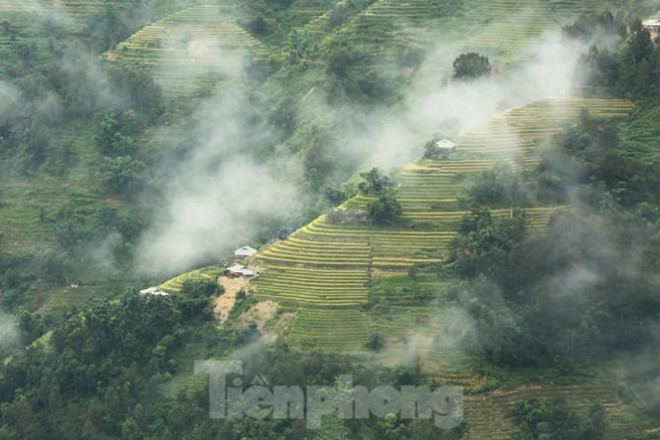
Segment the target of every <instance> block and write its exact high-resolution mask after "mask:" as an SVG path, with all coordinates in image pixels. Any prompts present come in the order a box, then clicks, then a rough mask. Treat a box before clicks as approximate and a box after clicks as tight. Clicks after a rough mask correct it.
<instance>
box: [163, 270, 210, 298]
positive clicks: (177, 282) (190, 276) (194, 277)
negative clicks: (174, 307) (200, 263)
mask: <svg viewBox="0 0 660 440" xmlns="http://www.w3.org/2000/svg"><path fill="white" fill-rule="evenodd" d="M220 272H221V269H220V268H219V267H216V266H211V267H205V268H203V269H198V270H193V271H191V272H186V273H184V274H181V275H179V276H177V277H174V278H172V279H170V280H167V281H165V282H164V283H163V284H161V285H159V286H158V288H159V289H160V290H162V291H163V292H167V293H178V292H180V291H181V288H182V287H183V283H185V282H186V281H212V280H215V279H217V278H218V276H219V275H220Z"/></svg>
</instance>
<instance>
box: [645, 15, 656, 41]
mask: <svg viewBox="0 0 660 440" xmlns="http://www.w3.org/2000/svg"><path fill="white" fill-rule="evenodd" d="M642 26H643V27H644V29H646V30H647V31H649V32H650V33H651V40H652V41H655V40H656V38H658V36H660V20H655V19H653V18H650V19H648V20H645V21H643V22H642Z"/></svg>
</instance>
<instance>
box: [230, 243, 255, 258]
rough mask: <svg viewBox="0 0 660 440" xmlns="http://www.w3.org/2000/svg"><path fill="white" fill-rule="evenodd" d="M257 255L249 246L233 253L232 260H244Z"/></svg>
mask: <svg viewBox="0 0 660 440" xmlns="http://www.w3.org/2000/svg"><path fill="white" fill-rule="evenodd" d="M256 253H257V250H256V249H255V248H252V247H250V246H243V247H242V248H239V249H236V250H235V251H234V258H246V257H249V256H251V255H254V254H256Z"/></svg>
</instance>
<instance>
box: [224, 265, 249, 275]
mask: <svg viewBox="0 0 660 440" xmlns="http://www.w3.org/2000/svg"><path fill="white" fill-rule="evenodd" d="M222 273H223V274H224V275H226V276H228V277H232V278H238V277H246V278H253V277H255V276H256V275H257V274H256V273H254V271H251V270H250V269H248V268H247V267H245V266H242V265H240V264H234V265H233V266H231V267H228V268H226V269H225V270H224V271H223V272H222Z"/></svg>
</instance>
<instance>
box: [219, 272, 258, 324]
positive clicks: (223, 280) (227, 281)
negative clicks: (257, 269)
mask: <svg viewBox="0 0 660 440" xmlns="http://www.w3.org/2000/svg"><path fill="white" fill-rule="evenodd" d="M218 284H219V285H220V286H222V287H224V289H225V292H224V293H223V294H222V295H220V296H218V297H217V298H215V299H214V300H213V311H214V312H215V314H216V316H217V317H218V318H219V319H220V322H225V321H226V320H227V316H229V312H230V311H231V309H232V307H234V303H235V302H236V294H237V293H238V292H240V291H241V290H247V288H248V287H249V285H250V281H249V280H247V279H245V278H228V277H224V276H221V277H219V278H218Z"/></svg>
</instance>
